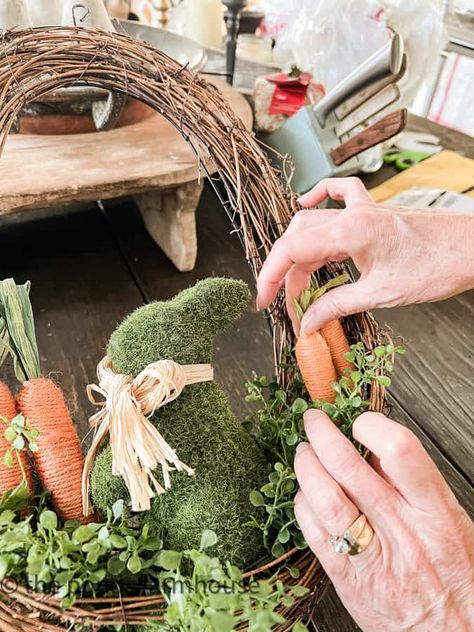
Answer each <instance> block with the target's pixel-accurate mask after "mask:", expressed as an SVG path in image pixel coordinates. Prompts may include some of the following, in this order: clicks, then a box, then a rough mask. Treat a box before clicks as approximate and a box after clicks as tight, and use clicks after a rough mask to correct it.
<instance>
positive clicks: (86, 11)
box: [62, 0, 115, 31]
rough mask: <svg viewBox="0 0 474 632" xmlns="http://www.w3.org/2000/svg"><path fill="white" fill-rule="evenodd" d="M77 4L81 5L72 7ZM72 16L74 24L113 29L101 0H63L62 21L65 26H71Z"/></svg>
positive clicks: (107, 29) (72, 23)
mask: <svg viewBox="0 0 474 632" xmlns="http://www.w3.org/2000/svg"><path fill="white" fill-rule="evenodd" d="M78 4H79V5H82V7H78V6H76V8H75V9H74V6H75V5H78ZM83 7H84V8H83ZM73 11H74V14H73ZM74 18H75V21H76V26H96V27H98V28H101V29H105V30H106V31H114V30H115V29H114V27H113V26H112V22H111V21H110V18H109V14H108V13H107V9H106V8H105V4H104V3H103V0H64V7H63V19H62V23H63V24H64V25H65V26H73V25H74Z"/></svg>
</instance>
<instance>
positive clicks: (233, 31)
mask: <svg viewBox="0 0 474 632" xmlns="http://www.w3.org/2000/svg"><path fill="white" fill-rule="evenodd" d="M222 4H223V5H224V6H225V7H226V14H225V16H226V21H227V37H226V41H225V43H226V73H227V81H228V83H230V84H231V85H232V84H233V83H234V72H235V57H236V50H237V38H238V36H239V29H240V14H241V12H242V10H243V9H244V8H245V5H246V4H247V0H222Z"/></svg>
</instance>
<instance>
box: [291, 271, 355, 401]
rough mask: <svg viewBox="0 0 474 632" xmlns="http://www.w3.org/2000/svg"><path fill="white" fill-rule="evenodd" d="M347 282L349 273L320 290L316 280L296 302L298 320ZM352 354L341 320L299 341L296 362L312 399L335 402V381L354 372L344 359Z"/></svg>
mask: <svg viewBox="0 0 474 632" xmlns="http://www.w3.org/2000/svg"><path fill="white" fill-rule="evenodd" d="M348 280H349V275H348V274H341V275H340V276H338V277H335V278H334V279H331V280H330V281H328V283H326V284H325V285H324V286H322V287H317V285H316V284H315V280H314V279H313V283H312V287H311V288H310V289H308V290H303V291H302V292H301V296H300V299H299V301H297V300H294V301H293V306H294V309H295V311H296V314H297V316H298V318H299V319H300V320H301V319H302V318H303V315H304V313H305V312H306V310H307V309H308V308H309V307H310V305H312V304H313V303H314V302H315V301H316V300H317V299H318V298H319V297H321V296H322V295H323V294H324V293H325V292H327V291H328V290H329V289H331V288H334V287H337V286H338V285H342V284H344V283H346V282H347V281H348ZM315 285H316V287H315ZM349 351H350V348H349V342H348V341H347V338H346V335H345V333H344V330H343V328H342V325H341V323H340V322H339V321H338V320H335V321H333V322H331V323H329V324H328V325H327V326H326V327H323V328H322V329H321V331H318V332H313V333H312V334H311V335H309V336H302V337H300V338H299V339H298V341H297V343H296V347H295V354H296V360H297V362H298V366H299V368H300V371H301V376H302V378H303V381H304V383H305V386H306V388H307V390H308V393H309V394H310V396H311V398H312V399H320V400H323V401H325V402H329V403H331V404H332V403H334V401H335V397H336V393H335V391H334V389H333V388H332V385H333V382H336V381H337V379H338V378H339V377H341V376H342V375H343V374H344V373H345V372H346V371H347V370H354V368H353V365H352V364H351V363H350V362H349V361H348V360H347V359H346V358H345V354H346V353H348V352H349Z"/></svg>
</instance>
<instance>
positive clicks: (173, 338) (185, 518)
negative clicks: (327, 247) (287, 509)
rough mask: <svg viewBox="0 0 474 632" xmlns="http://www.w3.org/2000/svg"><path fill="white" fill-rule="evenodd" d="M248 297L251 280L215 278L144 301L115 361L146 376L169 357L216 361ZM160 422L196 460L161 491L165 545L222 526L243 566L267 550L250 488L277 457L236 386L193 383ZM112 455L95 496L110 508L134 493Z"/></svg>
mask: <svg viewBox="0 0 474 632" xmlns="http://www.w3.org/2000/svg"><path fill="white" fill-rule="evenodd" d="M248 300H249V290H248V287H247V285H246V284H245V283H243V282H241V281H235V280H231V279H221V278H212V279H206V280H204V281H200V282H199V283H197V284H196V285H195V286H193V287H191V288H188V289H187V290H184V291H183V292H181V293H180V294H178V295H177V296H176V297H175V298H173V299H172V300H170V301H167V302H159V303H152V304H150V305H146V306H144V307H141V308H139V309H138V310H136V311H135V312H134V313H132V314H131V315H130V316H128V318H126V319H125V321H124V322H123V323H122V324H121V325H120V326H119V327H118V328H117V330H116V331H115V332H114V333H113V334H112V337H111V339H110V342H109V346H108V354H109V356H110V358H111V360H112V363H113V366H114V369H115V371H116V372H119V373H125V374H127V375H131V376H136V375H137V374H138V373H139V372H140V371H141V370H142V369H144V368H145V367H146V366H147V365H148V364H150V363H152V362H156V361H157V360H161V359H172V360H175V361H176V362H179V363H180V364H204V363H210V362H211V360H212V352H213V347H214V339H215V337H216V336H217V335H218V334H219V333H221V332H223V331H224V330H225V329H226V328H227V327H228V326H229V325H230V324H231V323H233V322H234V321H235V320H236V319H237V318H238V317H239V316H240V315H241V314H242V312H243V310H244V308H245V306H246V305H247V303H248ZM152 422H153V423H154V424H155V425H156V427H157V428H158V429H159V431H160V433H161V434H162V435H163V437H164V439H165V440H166V441H167V442H168V443H169V445H170V446H172V447H173V448H174V449H175V450H176V452H177V454H178V457H179V458H180V459H181V461H183V462H184V463H186V464H187V465H189V466H190V467H192V468H193V469H194V470H195V475H194V476H192V477H189V476H187V475H186V474H184V473H177V472H173V473H172V487H171V489H170V490H168V491H167V492H166V493H165V494H164V495H161V496H157V497H155V498H154V499H153V501H152V507H151V511H150V513H149V514H147V515H146V516H147V519H149V521H150V524H151V526H152V528H153V529H154V530H156V531H159V532H161V533H162V535H163V538H164V546H165V548H169V549H173V550H185V549H191V548H196V547H198V546H199V542H200V537H201V533H202V531H203V529H212V530H213V531H215V532H216V533H217V535H218V538H219V541H218V544H217V545H216V547H215V550H214V553H215V554H216V555H218V556H219V557H220V558H221V559H222V560H229V561H230V562H232V563H233V564H236V565H238V566H240V567H245V566H246V565H248V564H250V563H252V562H254V561H256V560H257V559H258V558H259V557H260V556H261V555H262V553H263V551H262V541H261V533H260V531H259V530H256V529H253V528H251V527H247V526H245V522H247V521H248V520H249V519H250V516H251V515H252V514H253V515H255V514H256V512H258V511H259V510H258V509H256V508H255V507H252V506H251V504H250V501H249V494H250V492H251V491H252V490H253V489H257V488H259V487H260V486H261V485H263V484H264V482H265V480H266V478H267V475H268V471H269V466H268V463H267V461H266V459H265V456H264V454H263V452H262V451H261V450H260V448H259V447H258V446H257V445H256V443H255V442H254V440H253V439H252V437H250V436H249V435H248V434H247V433H246V432H245V430H244V429H243V428H242V426H241V425H240V424H239V422H238V421H237V419H236V418H235V417H234V415H233V413H232V411H231V409H230V406H229V402H228V400H227V396H226V394H225V393H224V392H223V390H222V389H221V388H220V387H219V386H218V385H217V384H216V383H214V382H206V383H200V384H194V385H190V386H186V388H185V389H184V391H183V393H182V394H181V395H180V397H178V399H177V400H175V401H174V402H172V403H170V404H167V405H166V406H165V407H163V408H161V409H160V410H159V411H158V412H157V413H156V414H155V415H154V416H153V417H152ZM111 465H112V458H111V451H110V448H109V447H108V446H107V447H105V448H104V449H103V450H102V451H101V452H100V454H99V455H98V457H97V460H96V463H95V466H94V469H93V472H92V478H91V490H92V499H93V501H94V503H95V504H96V505H97V506H98V507H99V509H102V510H105V509H106V508H107V507H110V506H111V505H112V504H113V503H114V502H115V501H116V500H118V499H120V498H124V499H126V498H127V497H128V492H127V490H126V487H125V485H124V484H123V481H122V479H121V478H120V477H117V476H113V475H112V473H111ZM158 477H159V478H160V474H159V473H158Z"/></svg>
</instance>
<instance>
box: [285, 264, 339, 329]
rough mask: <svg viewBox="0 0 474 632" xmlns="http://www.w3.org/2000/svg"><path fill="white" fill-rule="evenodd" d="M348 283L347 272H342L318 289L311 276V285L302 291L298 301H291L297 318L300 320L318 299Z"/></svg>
mask: <svg viewBox="0 0 474 632" xmlns="http://www.w3.org/2000/svg"><path fill="white" fill-rule="evenodd" d="M348 281H350V277H349V275H348V274H347V272H344V273H343V274H340V275H339V276H337V277H334V278H333V279H330V280H329V281H328V282H327V283H325V284H324V285H322V286H321V287H319V286H318V284H317V282H316V279H315V277H314V276H313V277H312V278H311V285H310V287H309V289H307V290H302V292H301V294H300V298H299V300H297V299H296V298H294V299H293V307H294V308H295V312H296V315H297V316H298V318H299V319H300V320H301V319H302V318H303V314H304V313H305V312H306V310H307V309H308V308H309V307H310V306H311V305H312V304H313V303H314V302H315V301H317V300H318V298H321V296H322V295H323V294H325V293H326V292H328V291H329V290H332V289H333V288H335V287H338V286H339V285H344V283H347V282H348Z"/></svg>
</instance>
